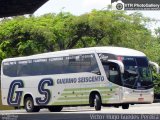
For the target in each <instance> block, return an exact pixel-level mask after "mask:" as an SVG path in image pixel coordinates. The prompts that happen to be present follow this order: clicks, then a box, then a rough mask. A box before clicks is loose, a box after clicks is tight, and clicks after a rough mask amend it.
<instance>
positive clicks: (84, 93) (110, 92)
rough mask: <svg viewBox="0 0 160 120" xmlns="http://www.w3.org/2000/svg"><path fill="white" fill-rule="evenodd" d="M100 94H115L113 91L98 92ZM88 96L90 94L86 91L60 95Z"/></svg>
mask: <svg viewBox="0 0 160 120" xmlns="http://www.w3.org/2000/svg"><path fill="white" fill-rule="evenodd" d="M99 92H100V94H106V95H107V94H113V93H115V91H113V90H112V91H99ZM89 94H90V92H89V91H88V92H75V91H74V92H72V91H71V92H69V93H62V94H61V96H70V95H75V96H76V95H77V96H79V95H81V96H82V95H89Z"/></svg>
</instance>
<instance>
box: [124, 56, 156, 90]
mask: <svg viewBox="0 0 160 120" xmlns="http://www.w3.org/2000/svg"><path fill="white" fill-rule="evenodd" d="M121 60H122V62H123V64H124V67H125V72H124V74H123V77H122V83H123V86H125V87H129V88H133V89H149V88H152V87H153V81H152V74H151V70H150V67H149V64H148V60H147V58H146V57H121Z"/></svg>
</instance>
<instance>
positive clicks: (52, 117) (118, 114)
mask: <svg viewBox="0 0 160 120" xmlns="http://www.w3.org/2000/svg"><path fill="white" fill-rule="evenodd" d="M0 116H1V117H0V119H1V120H92V119H93V120H128V119H130V120H160V103H154V104H146V105H133V106H130V108H129V109H127V110H123V109H122V108H121V107H120V108H112V107H111V108H108V107H103V108H102V110H101V111H95V110H94V109H91V108H89V107H73V108H72V107H69V108H64V109H63V111H62V112H59V113H52V112H49V111H48V110H47V109H42V110H41V111H40V112H38V113H27V112H25V110H11V111H0Z"/></svg>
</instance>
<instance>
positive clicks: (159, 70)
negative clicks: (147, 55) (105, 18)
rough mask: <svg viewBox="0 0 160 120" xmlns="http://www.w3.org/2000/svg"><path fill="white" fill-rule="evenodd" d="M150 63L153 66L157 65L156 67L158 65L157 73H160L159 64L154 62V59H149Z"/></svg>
mask: <svg viewBox="0 0 160 120" xmlns="http://www.w3.org/2000/svg"><path fill="white" fill-rule="evenodd" d="M149 64H150V65H151V66H155V67H156V73H157V74H159V73H160V67H159V65H158V64H157V63H155V62H152V61H149Z"/></svg>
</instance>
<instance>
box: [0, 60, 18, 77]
mask: <svg viewBox="0 0 160 120" xmlns="http://www.w3.org/2000/svg"><path fill="white" fill-rule="evenodd" d="M3 73H4V74H5V75H7V76H11V77H16V76H17V63H16V62H6V63H4V64H3Z"/></svg>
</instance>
